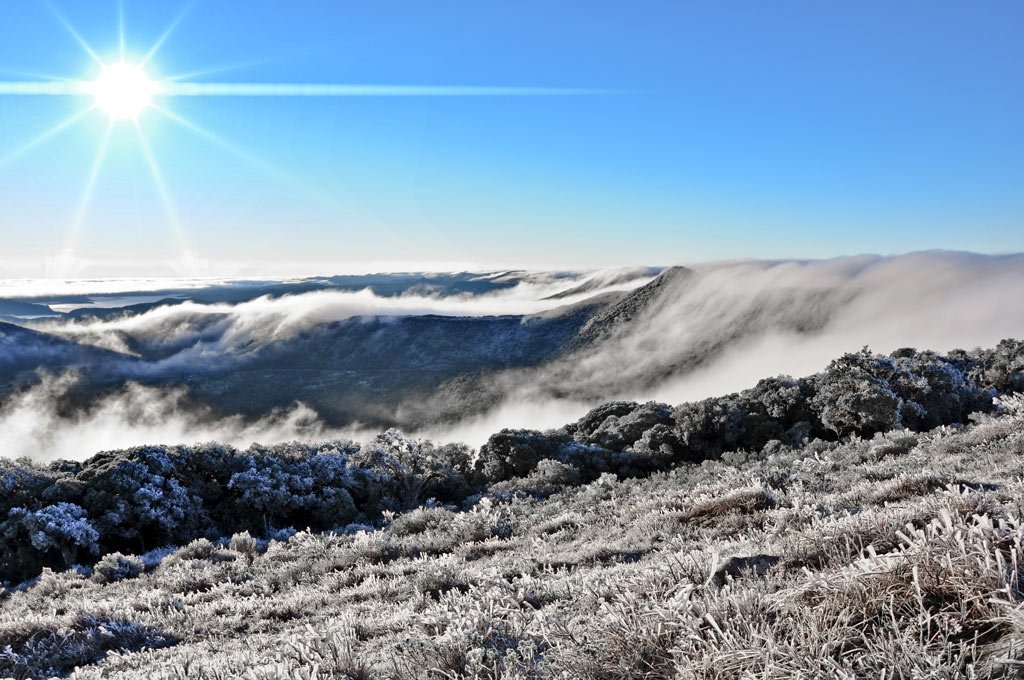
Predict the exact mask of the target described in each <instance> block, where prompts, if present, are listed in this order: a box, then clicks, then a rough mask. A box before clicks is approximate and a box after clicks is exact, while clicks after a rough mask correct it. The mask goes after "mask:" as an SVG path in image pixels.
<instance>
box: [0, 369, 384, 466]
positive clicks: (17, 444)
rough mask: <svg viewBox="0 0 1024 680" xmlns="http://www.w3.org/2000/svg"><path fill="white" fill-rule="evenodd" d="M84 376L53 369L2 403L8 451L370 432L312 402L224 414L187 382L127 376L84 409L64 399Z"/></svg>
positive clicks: (75, 454) (44, 454) (55, 454)
mask: <svg viewBox="0 0 1024 680" xmlns="http://www.w3.org/2000/svg"><path fill="white" fill-rule="evenodd" d="M77 382H78V376H77V375H75V374H74V373H71V372H69V373H64V374H61V375H47V376H45V377H44V378H43V380H42V382H40V383H39V384H37V385H34V386H33V387H31V388H28V389H26V390H24V391H22V392H20V393H18V394H17V395H15V396H14V397H13V398H11V399H9V400H7V402H6V403H5V404H4V405H3V407H0V432H3V434H4V436H3V449H2V451H0V455H2V456H4V457H8V458H17V457H21V456H27V457H29V458H33V459H35V460H38V461H44V462H45V461H50V460H57V459H67V460H83V459H85V458H88V457H90V456H92V455H93V454H95V453H97V452H99V451H105V450H112V449H123V448H129V447H132V446H140V445H147V444H166V445H175V444H198V443H202V442H211V441H216V442H221V443H224V444H230V445H233V446H238V447H243V448H244V447H247V446H248V445H250V444H252V443H254V442H259V443H263V444H274V443H280V442H287V441H293V440H305V441H326V440H332V439H366V438H368V436H369V434H368V433H366V432H364V431H362V430H360V429H359V428H358V426H353V427H351V428H345V429H330V428H327V427H325V426H324V424H323V423H322V422H321V421H320V419H319V418H318V417H317V414H316V413H315V412H314V411H313V410H312V409H310V408H308V407H306V406H303V405H301V404H296V405H295V406H293V407H292V408H290V409H284V410H279V411H274V412H272V413H269V414H267V415H265V416H264V417H262V418H260V419H258V420H256V421H246V420H245V419H243V418H242V417H240V416H229V417H218V416H216V415H215V414H214V413H213V412H212V411H211V410H210V409H208V408H202V407H198V406H196V405H195V404H192V403H190V402H189V400H188V398H187V395H186V391H185V390H184V389H160V388H154V387H146V386H143V385H139V384H135V383H129V384H128V385H127V386H126V387H125V388H124V389H122V390H120V391H118V392H116V393H113V394H107V395H105V396H103V397H101V398H99V399H97V400H95V401H94V402H93V403H91V404H90V405H89V406H88V408H86V409H84V410H65V409H62V408H61V405H62V403H63V402H64V400H65V399H66V398H68V397H69V395H70V392H71V390H72V389H73V388H74V387H75V385H76V383H77Z"/></svg>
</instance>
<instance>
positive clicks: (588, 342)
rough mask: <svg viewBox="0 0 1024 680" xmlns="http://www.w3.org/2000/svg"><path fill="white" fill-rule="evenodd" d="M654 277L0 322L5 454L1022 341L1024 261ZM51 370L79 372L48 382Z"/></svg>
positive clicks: (679, 385)
mask: <svg viewBox="0 0 1024 680" xmlns="http://www.w3.org/2000/svg"><path fill="white" fill-rule="evenodd" d="M655 273H656V272H652V271H649V270H628V271H625V270H623V271H617V272H602V273H600V274H598V275H577V276H574V277H566V276H564V275H531V276H529V277H525V276H523V277H520V278H516V275H508V274H506V275H502V274H492V275H482V276H484V277H485V278H486V277H487V276H489V277H490V279H495V278H500V277H502V276H506V277H508V276H512V278H513V280H510V281H506V282H505V283H506V284H508V285H505V284H502V286H501V287H495V288H493V289H487V288H484V289H481V290H478V291H466V290H459V291H456V292H452V291H451V290H447V291H446V290H445V289H444V285H443V281H444V279H443V278H441V279H438V281H441V283H440V284H438V286H437V287H435V288H433V289H431V290H423V289H417V288H408V289H401V290H399V291H398V292H397V293H395V294H391V295H380V294H378V293H376V292H374V290H373V288H372V287H371V288H367V289H363V290H355V291H353V290H337V289H323V288H320V289H313V290H302V289H301V288H296V289H290V288H289V287H288V286H283V287H281V288H280V289H275V292H274V293H273V294H268V295H260V296H258V297H255V298H252V299H245V300H242V301H239V302H228V301H211V302H201V301H197V299H196V298H195V297H193V298H186V299H177V300H172V301H170V302H167V303H166V304H154V305H146V306H145V307H144V308H143V309H140V310H125V311H123V312H122V311H118V312H117V313H115V314H110V313H108V312H109V310H108V312H105V313H104V314H103V315H96V316H90V315H89V314H88V313H81V314H67V315H64V316H62V317H61V318H57V319H49V320H34V321H18V320H16V319H15V320H14V321H16V322H17V323H19V324H21V325H26V326H31V330H28V329H16V328H15V327H13V326H8V327H6V330H5V329H4V328H3V327H0V347H2V348H3V356H0V372H3V375H2V376H0V385H6V386H7V387H6V388H5V391H6V393H7V396H6V397H5V399H4V405H3V406H2V408H0V429H2V431H4V432H5V445H6V448H5V450H3V451H2V452H0V454H2V455H5V456H17V455H29V456H34V457H39V458H45V459H49V458H55V457H73V458H84V457H87V456H89V455H91V454H92V453H95V452H96V451H97V450H100V449H105V448H118V447H125V446H130V445H132V444H144V443H165V444H173V443H184V442H197V441H209V440H219V441H224V442H227V443H232V444H237V445H243V446H244V445H247V444H248V443H250V442H252V441H257V440H258V441H263V442H268V443H269V442H277V441H286V440H290V439H296V438H299V439H324V438H332V437H349V436H356V437H359V436H364V435H365V434H367V433H371V432H376V431H379V430H380V429H382V428H385V427H388V426H398V427H400V428H402V429H404V430H406V431H408V432H412V433H417V434H423V435H429V436H431V437H433V438H435V439H441V440H462V441H466V442H467V443H470V444H474V445H477V444H480V443H481V442H482V441H483V440H484V439H486V437H487V436H489V435H490V434H492V433H494V432H496V431H497V430H499V429H501V428H502V427H529V428H535V429H543V428H546V427H554V426H558V425H561V424H563V423H565V422H567V421H568V420H571V419H573V418H575V417H578V416H579V415H581V414H582V413H583V412H584V411H585V410H586V409H587V408H588V407H590V406H592V405H595V404H597V403H600V402H603V401H608V400H611V399H633V400H639V401H646V400H650V399H656V400H660V401H666V402H669V403H678V402H681V401H688V400H694V399H698V398H703V397H707V396H712V395H717V394H721V393H725V392H730V391H735V390H738V389H742V388H745V387H749V386H751V385H753V384H754V383H756V382H757V380H758V379H760V378H762V377H765V376H769V375H776V374H783V373H785V374H791V375H794V376H799V375H806V374H809V373H812V372H815V371H817V370H820V369H821V368H823V367H824V365H825V364H826V363H827V362H828V361H829V360H830V359H832V358H834V357H835V356H837V355H839V354H841V353H843V352H846V351H854V350H857V349H859V348H860V347H862V346H864V345H868V346H870V347H871V349H873V350H875V351H882V352H889V351H892V350H894V349H896V348H899V347H903V346H913V347H917V348H919V349H934V350H937V351H948V350H951V349H954V348H958V347H964V348H970V347H975V346H993V345H995V344H996V343H997V342H998V341H999V340H1001V339H1003V338H1007V337H1018V338H1019V337H1024V255H1006V256H989V255H976V254H971V253H959V252H925V253H915V254H910V255H903V256H895V257H879V256H860V257H848V258H837V259H830V260H815V261H770V262H767V261H766V262H758V261H743V262H724V263H712V264H704V265H695V266H689V267H686V268H672V269H669V270H666V271H665V272H664V273H663V274H662V275H661V276H660V277H658V278H653V274H655ZM290 290H298V291H299V292H295V293H294V294H293V293H290V292H289V291H290ZM193 295H197V296H198V298H199V299H201V294H193ZM43 347H45V348H46V351H42V350H41V349H40V348H43ZM54 357H61V360H60V361H55V359H54ZM5 362H6V363H5ZM38 369H43V370H49V371H51V372H52V371H57V372H58V373H61V372H63V371H67V373H64V374H63V375H59V376H57V377H47V378H43V379H40V378H39V377H37V373H36V371H37V370H38Z"/></svg>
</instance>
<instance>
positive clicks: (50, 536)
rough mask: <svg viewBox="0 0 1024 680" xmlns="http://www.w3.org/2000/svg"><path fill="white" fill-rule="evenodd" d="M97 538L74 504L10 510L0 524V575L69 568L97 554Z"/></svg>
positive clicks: (85, 517) (19, 574)
mask: <svg viewBox="0 0 1024 680" xmlns="http://www.w3.org/2000/svg"><path fill="white" fill-rule="evenodd" d="M99 539H100V534H99V532H98V531H97V530H96V527H95V525H94V524H93V523H92V522H91V521H90V520H89V516H88V514H87V513H86V511H85V509H84V508H82V507H80V506H78V505H74V504H73V503H56V504H54V505H47V506H44V507H42V508H40V509H38V510H28V509H26V508H12V509H11V510H10V511H9V512H8V513H7V519H6V520H5V521H3V522H0V574H2V575H6V576H13V575H17V576H21V577H28V576H29V575H31V574H32V573H33V572H34V571H36V570H37V569H39V568H40V567H42V566H56V567H68V566H71V565H72V564H75V563H77V562H78V561H79V559H80V558H82V557H84V556H86V555H95V554H97V553H98V552H99V545H98V542H99Z"/></svg>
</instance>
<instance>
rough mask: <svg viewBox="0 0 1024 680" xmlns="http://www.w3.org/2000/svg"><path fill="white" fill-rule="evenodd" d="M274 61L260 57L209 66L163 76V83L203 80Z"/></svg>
mask: <svg viewBox="0 0 1024 680" xmlns="http://www.w3.org/2000/svg"><path fill="white" fill-rule="evenodd" d="M274 61H275V59H274V58H271V57H261V58H259V59H250V60H248V61H239V62H235V63H233V64H222V65H220V66H211V67H208V68H204V69H201V70H198V71H187V72H185V73H177V74H175V75H172V76H165V77H164V78H163V80H164V82H167V83H174V82H181V81H190V80H194V79H195V78H203V77H205V76H211V75H214V74H217V73H228V72H231V71H238V70H240V69H245V68H251V67H253V66H263V65H265V64H270V63H272V62H274Z"/></svg>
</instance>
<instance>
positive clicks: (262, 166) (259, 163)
mask: <svg viewBox="0 0 1024 680" xmlns="http://www.w3.org/2000/svg"><path fill="white" fill-rule="evenodd" d="M153 108H154V109H156V110H157V111H158V112H160V113H161V114H163V115H164V116H166V117H167V118H169V119H171V120H172V121H174V122H175V123H177V124H178V125H180V126H182V127H184V128H185V129H187V130H189V131H191V132H192V133H193V134H196V135H198V136H200V137H202V138H203V139H205V140H206V141H208V142H212V143H213V144H215V145H217V146H219V147H220V148H222V149H224V150H225V151H227V152H228V153H230V154H232V155H233V156H236V157H237V158H240V159H242V160H244V161H245V162H247V163H249V164H250V165H252V166H253V167H255V168H257V169H258V170H260V171H261V172H264V173H266V174H268V175H270V176H272V177H274V178H275V179H277V180H280V181H283V182H286V183H288V184H291V185H294V186H300V187H302V188H303V189H304V190H307V191H308V187H306V185H304V184H302V183H301V182H299V181H298V180H296V179H295V178H293V177H290V176H289V175H287V174H286V173H284V172H282V171H281V170H280V169H278V168H276V167H274V165H272V164H271V163H268V162H266V161H264V160H262V159H260V158H257V157H256V156H253V155H252V154H250V153H249V152H247V151H245V150H244V149H240V148H238V147H237V146H235V145H234V144H232V143H231V142H229V141H227V140H226V139H224V138H222V137H221V136H220V135H217V134H215V133H213V132H210V131H209V130H207V129H206V128H203V127H200V126H199V125H197V124H196V123H193V122H192V121H190V120H189V119H187V118H185V117H184V116H181V115H179V114H177V113H175V112H174V111H171V110H170V109H168V108H166V107H163V106H157V105H154V106H153Z"/></svg>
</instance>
